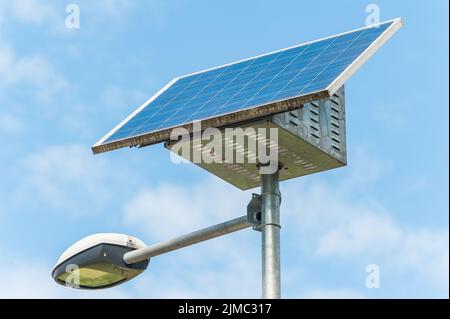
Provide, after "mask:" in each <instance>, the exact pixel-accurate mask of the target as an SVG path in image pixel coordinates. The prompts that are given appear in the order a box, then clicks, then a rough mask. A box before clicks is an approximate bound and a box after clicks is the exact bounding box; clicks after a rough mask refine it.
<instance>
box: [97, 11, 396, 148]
mask: <svg viewBox="0 0 450 319" xmlns="http://www.w3.org/2000/svg"><path fill="white" fill-rule="evenodd" d="M401 25H402V21H401V19H394V20H390V21H387V22H383V23H380V24H378V25H373V26H369V27H365V28H361V29H357V30H354V31H350V32H346V33H342V34H338V35H335V36H331V37H328V38H324V39H321V40H317V41H313V42H309V43H305V44H301V45H297V46H294V47H290V48H287V49H283V50H279V51H276V52H272V53H268V54H264V55H260V56H257V57H253V58H250V59H246V60H242V61H238V62H234V63H230V64H226V65H223V66H220V67H216V68H212V69H208V70H205V71H201V72H197V73H193V74H189V75H186V76H182V77H179V78H175V79H174V80H172V81H171V82H170V83H169V84H167V85H166V86H165V87H164V88H163V89H161V90H160V91H159V92H158V93H156V94H155V95H154V96H152V97H151V98H150V99H149V100H148V101H146V102H145V103H144V104H143V105H142V106H141V107H139V108H138V109H137V110H136V111H135V112H133V113H132V114H131V115H130V116H129V117H127V118H126V119H125V120H124V121H123V122H122V123H120V124H119V125H118V126H117V127H115V128H114V129H113V130H112V131H111V132H109V133H108V134H107V135H105V136H104V137H103V138H102V139H101V140H100V141H98V142H97V143H96V144H95V145H94V146H93V147H92V149H93V152H94V153H100V152H105V151H109V150H113V149H117V148H120V147H125V146H136V145H139V146H145V145H150V144H154V143H158V142H162V141H166V140H168V139H169V135H170V131H171V129H173V128H176V127H186V128H188V129H191V128H192V122H193V121H194V120H202V121H203V123H202V124H203V125H204V127H206V126H210V127H223V126H226V125H229V124H234V123H238V122H241V121H245V120H250V119H256V118H260V117H262V116H265V115H268V114H274V113H280V112H283V111H286V110H289V109H295V108H298V107H300V106H301V105H302V104H303V103H307V102H310V101H313V100H319V99H323V98H327V97H330V96H331V95H332V94H333V93H334V92H335V91H337V90H338V89H339V88H340V87H341V86H342V85H343V83H344V82H345V81H346V80H347V79H348V78H349V77H350V76H351V75H352V74H353V73H354V72H355V71H356V70H357V69H358V68H359V67H360V66H361V65H362V64H363V63H364V62H365V61H367V59H368V58H370V56H372V55H373V54H374V53H375V52H376V51H377V50H378V48H379V47H381V45H383V44H384V43H385V42H386V41H387V40H388V39H389V38H390V37H391V36H392V35H393V34H394V33H395V32H396V31H397V30H398V29H399V28H400V27H401Z"/></svg>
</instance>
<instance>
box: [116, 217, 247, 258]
mask: <svg viewBox="0 0 450 319" xmlns="http://www.w3.org/2000/svg"><path fill="white" fill-rule="evenodd" d="M250 226H253V224H252V223H250V222H249V221H248V220H247V216H242V217H239V218H235V219H232V220H230V221H227V222H224V223H221V224H217V225H214V226H211V227H208V228H204V229H201V230H197V231H194V232H192V233H189V234H186V235H182V236H179V237H176V238H174V239H171V240H167V241H164V242H162V243H159V244H154V245H150V246H147V247H144V248H140V249H136V250H133V251H130V252H127V253H126V254H125V255H124V256H123V260H124V261H125V263H127V264H134V263H137V262H140V261H143V260H146V259H149V258H150V257H154V256H158V255H161V254H164V253H167V252H169V251H172V250H176V249H180V248H183V247H186V246H190V245H193V244H196V243H199V242H202V241H205V240H208V239H212V238H215V237H219V236H223V235H226V234H229V233H232V232H235V231H238V230H241V229H244V228H247V227H250Z"/></svg>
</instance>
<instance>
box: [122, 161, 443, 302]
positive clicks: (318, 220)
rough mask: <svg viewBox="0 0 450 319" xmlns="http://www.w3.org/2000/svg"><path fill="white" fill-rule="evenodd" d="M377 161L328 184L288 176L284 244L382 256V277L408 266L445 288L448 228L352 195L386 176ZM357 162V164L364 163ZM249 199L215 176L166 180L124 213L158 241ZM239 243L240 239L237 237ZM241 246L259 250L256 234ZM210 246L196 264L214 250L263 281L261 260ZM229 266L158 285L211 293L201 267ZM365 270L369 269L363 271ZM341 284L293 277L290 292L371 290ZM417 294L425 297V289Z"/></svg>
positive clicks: (224, 272) (322, 252)
mask: <svg viewBox="0 0 450 319" xmlns="http://www.w3.org/2000/svg"><path fill="white" fill-rule="evenodd" d="M363 155H364V154H363ZM363 155H361V154H360V156H363ZM366 155H367V154H365V155H364V156H363V157H366ZM372 162H373V163H374V165H373V166H374V167H373V168H372V169H370V168H368V169H369V171H371V172H373V173H371V174H368V175H367V174H366V175H365V176H358V175H357V174H356V173H355V171H353V170H352V171H350V172H349V173H348V174H347V176H343V177H342V178H341V180H339V181H338V182H334V183H333V182H329V183H327V184H324V183H322V182H320V181H318V180H314V181H311V180H309V181H307V180H306V179H305V180H303V182H302V183H298V182H297V183H293V182H289V183H284V184H283V185H282V192H283V201H282V215H281V217H282V224H283V225H286V226H285V227H283V229H284V231H285V232H286V231H287V232H289V234H290V237H289V238H288V239H287V241H286V243H285V245H288V247H289V251H290V253H291V254H292V256H295V255H297V254H299V253H300V252H301V253H302V257H304V258H308V260H309V263H311V262H313V263H314V264H316V265H320V264H321V263H324V262H325V263H328V262H330V261H331V262H334V261H336V259H338V260H339V262H340V263H341V264H347V265H348V267H353V268H354V267H360V263H364V262H366V261H367V260H373V262H377V263H378V262H379V263H382V265H383V268H382V273H383V276H385V275H386V274H388V276H386V277H389V278H390V279H392V278H394V279H395V278H400V277H402V276H403V275H404V274H405V273H406V274H407V275H408V276H412V277H415V278H418V279H420V281H421V282H422V283H425V284H426V285H428V286H429V287H431V288H430V289H436V291H440V292H442V291H445V289H447V290H448V270H449V265H448V250H449V248H448V229H447V228H445V227H442V228H437V229H430V228H425V227H416V228H415V229H410V228H409V226H408V225H405V224H404V223H400V222H399V221H397V220H396V219H395V218H394V216H395V214H394V213H393V212H390V211H389V209H386V208H385V207H383V205H381V204H380V203H379V202H378V201H376V200H374V199H368V198H370V197H369V196H367V197H366V198H358V197H356V198H355V197H354V196H353V194H354V193H355V190H356V189H358V188H367V187H368V185H370V184H371V183H374V182H377V181H379V179H380V178H382V174H381V172H382V170H380V169H379V167H382V165H381V164H380V163H379V162H377V161H375V160H373V161H372ZM369 163H370V162H369ZM365 165H367V162H366V163H365ZM355 169H356V170H358V167H356V168H355ZM249 198H250V193H249V192H241V191H238V190H236V189H234V188H233V187H232V186H228V185H227V184H225V183H223V182H220V181H218V180H217V179H212V178H210V179H208V180H206V181H203V182H201V183H196V184H192V185H189V186H183V185H173V184H162V185H159V186H156V187H154V188H146V189H143V190H141V191H140V192H139V193H138V194H137V195H136V196H135V197H134V198H133V199H131V200H130V202H129V203H128V204H127V205H126V206H125V215H124V220H125V222H126V223H127V224H128V225H130V226H134V227H136V228H139V229H140V230H145V232H144V233H145V234H151V235H150V236H151V240H152V241H159V240H164V239H168V238H170V237H172V236H176V235H180V234H182V233H185V232H189V231H193V230H195V229H198V228H200V227H203V226H209V225H210V224H212V223H215V222H219V221H221V220H225V219H229V218H233V217H236V216H239V215H242V214H243V213H245V207H246V204H247V202H248V200H249ZM230 199H232V200H230ZM299 234H301V235H299ZM232 242H233V241H229V245H230V246H229V247H230V250H232V247H233V246H232ZM234 243H235V245H236V243H237V241H234ZM237 245H240V246H241V250H243V251H247V250H250V251H251V250H253V251H254V250H255V249H256V250H257V248H255V246H256V247H258V243H257V240H255V242H253V243H249V242H242V241H241V242H239V243H238V244H237ZM252 245H253V246H252ZM209 247H210V249H209V250H207V251H206V250H205V251H204V254H203V255H200V254H194V256H193V257H192V258H195V259H197V261H198V264H205V265H207V264H210V263H211V260H210V258H211V257H212V256H214V258H217V259H220V258H223V260H227V261H231V263H244V264H245V263H247V264H248V265H249V266H248V267H245V269H247V270H246V271H241V272H240V273H241V275H242V278H246V276H249V278H253V279H252V280H254V281H253V285H255V283H257V281H256V280H257V279H255V278H254V277H252V275H251V272H252V271H254V270H255V269H259V261H255V260H253V259H251V257H250V256H247V255H245V254H241V255H239V254H235V255H233V254H231V255H230V254H229V251H228V250H225V251H221V252H218V251H217V250H216V246H215V245H214V244H211V245H210V246H209ZM191 249H192V248H191ZM157 258H160V257H157ZM183 258H189V256H188V254H187V255H186V256H184V255H183ZM249 260H250V261H249ZM185 262H186V261H185V260H184V261H183V262H182V265H178V264H176V263H175V264H174V265H171V266H170V267H169V268H167V271H166V272H164V273H159V276H160V277H158V280H161V281H162V282H164V281H168V282H171V274H176V273H177V272H179V271H181V270H180V269H181V268H182V267H184V266H185V265H186V264H185ZM198 264H196V265H197V266H198ZM172 267H173V268H172ZM283 267H284V273H286V274H288V275H290V277H291V279H292V280H305V279H306V278H305V277H304V276H305V273H307V272H308V271H309V272H312V270H310V269H306V272H305V273H303V274H302V275H301V276H298V275H292V272H293V271H297V270H298V269H297V268H298V265H296V264H292V263H290V264H284V265H283ZM252 268H253V269H252ZM292 268H294V270H292ZM231 270H232V271H233V272H232V273H231V274H235V271H236V269H234V268H229V269H227V268H225V269H220V270H218V269H211V268H208V267H207V266H204V267H203V268H200V269H195V270H193V271H191V272H187V271H186V272H185V273H184V276H183V282H177V283H176V284H174V285H175V287H177V288H176V289H175V291H174V290H173V289H164V288H162V287H161V289H159V292H160V293H161V294H164V295H167V296H171V295H177V294H176V290H177V289H180V290H181V291H182V292H183V293H182V294H183V296H189V293H192V296H199V295H200V296H208V295H205V294H202V293H201V291H202V290H198V286H197V285H198V282H199V281H201V277H202V276H203V274H205V276H206V274H208V273H209V272H211V276H213V275H214V274H215V275H216V276H218V277H222V278H223V277H225V278H228V277H227V276H230V273H229V271H231ZM291 270H292V271H291ZM247 271H248V272H247ZM318 271H319V270H318ZM361 271H362V274H364V270H361ZM258 272H259V270H258ZM199 273H200V274H199ZM337 275H339V274H337ZM360 275H361V274H360ZM360 275H357V274H355V276H360ZM155 276H156V275H155ZM386 277H383V278H386ZM230 278H231V276H230ZM355 278H356V277H355ZM230 280H232V279H230ZM399 280H400V281H401V280H402V279H399ZM335 285H336V284H335V283H334V284H333V286H334V287H333V288H330V289H327V288H326V287H323V282H318V283H317V286H322V288H320V289H319V288H317V289H312V290H311V291H309V292H305V288H302V287H296V286H295V285H291V284H289V290H288V291H287V292H286V293H287V296H299V297H301V298H318V297H320V298H363V297H365V295H364V294H361V293H360V291H359V289H361V288H362V289H364V288H363V287H364V282H361V285H360V286H359V288H358V290H354V289H353V288H352V289H350V288H349V287H345V286H344V287H341V288H336V287H335ZM190 287H191V288H190ZM202 289H203V291H208V289H213V288H210V285H208V284H205V285H204V286H202ZM224 289H225V288H224ZM236 289H238V290H239V288H238V287H230V292H228V291H226V292H225V290H223V291H216V292H215V291H209V292H210V293H211V295H212V296H217V297H220V296H224V295H227V296H228V295H230V296H232V292H231V291H236ZM442 289H443V290H442ZM254 290H255V289H253V292H254ZM250 291H251V289H250V290H249V291H248V292H246V294H243V295H244V296H254V295H252V294H251V292H250ZM416 295H417V296H418V297H420V296H421V292H420V289H418V291H417V292H416Z"/></svg>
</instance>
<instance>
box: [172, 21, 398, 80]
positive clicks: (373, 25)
mask: <svg viewBox="0 0 450 319" xmlns="http://www.w3.org/2000/svg"><path fill="white" fill-rule="evenodd" d="M399 19H400V20H401V18H395V19H391V20H387V21H383V22H380V23H376V24H372V25H370V26H365V27H362V28H358V29H354V30H351V31H346V32H342V33H338V34H334V35H330V36H328V37H324V38H321V39H317V40H313V41H308V42H304V43H301V44H296V45H293V46H290V47H287V48H284V49H279V50H276V51H272V52H269V53H264V54H260V55H257V56H253V57H251V58H246V59H242V60H239V61H235V62H230V63H226V64H223V65H219V66H215V67H213V68H209V69H205V70H202V71H197V72H194V73H189V74H186V75H182V76H179V77H178V79H182V78H185V77H188V76H191V75H195V74H199V73H203V72H208V71H212V70H215V69H219V68H222V67H226V66H229V65H233V64H237V63H241V62H245V61H248V60H251V59H256V58H260V57H263V56H266V55H270V54H273V53H278V52H281V51H285V50H290V49H293V48H297V47H301V46H304V45H308V44H311V43H315V42H319V41H323V40H327V39H331V38H334V37H339V36H342V35H344V34H348V33H352V32H356V31H360V30H363V29H370V28H374V27H376V26H379V25H382V24H386V23H390V22H393V21H396V20H399ZM388 29H389V28H388Z"/></svg>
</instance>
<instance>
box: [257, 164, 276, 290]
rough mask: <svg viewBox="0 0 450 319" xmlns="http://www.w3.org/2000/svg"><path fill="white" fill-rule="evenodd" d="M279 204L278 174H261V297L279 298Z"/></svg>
mask: <svg viewBox="0 0 450 319" xmlns="http://www.w3.org/2000/svg"><path fill="white" fill-rule="evenodd" d="M280 203H281V196H280V190H279V173H278V171H277V172H276V173H274V174H261V218H262V220H261V228H260V229H261V241H262V242H261V243H262V289H263V292H262V297H263V298H264V299H279V298H280V297H281V296H280V290H281V287H280V286H281V285H280V228H281V226H280Z"/></svg>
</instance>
